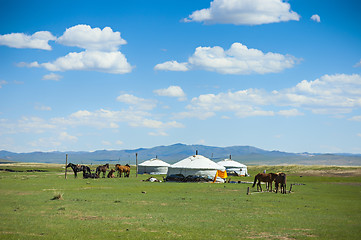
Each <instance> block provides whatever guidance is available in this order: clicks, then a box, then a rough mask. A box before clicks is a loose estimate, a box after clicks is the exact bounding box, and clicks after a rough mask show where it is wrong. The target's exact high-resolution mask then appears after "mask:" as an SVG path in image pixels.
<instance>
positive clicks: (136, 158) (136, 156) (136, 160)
mask: <svg viewBox="0 0 361 240" xmlns="http://www.w3.org/2000/svg"><path fill="white" fill-rule="evenodd" d="M135 166H136V169H135V171H136V172H135V177H138V153H135Z"/></svg>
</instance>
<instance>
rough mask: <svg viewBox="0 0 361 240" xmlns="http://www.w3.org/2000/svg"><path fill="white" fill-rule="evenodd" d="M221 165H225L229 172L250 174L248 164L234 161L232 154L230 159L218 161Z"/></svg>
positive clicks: (241, 174) (240, 174) (243, 174)
mask: <svg viewBox="0 0 361 240" xmlns="http://www.w3.org/2000/svg"><path fill="white" fill-rule="evenodd" d="M217 164H219V165H220V166H223V167H225V168H226V170H227V174H232V173H236V174H237V175H238V176H248V172H247V166H246V165H244V164H242V163H239V162H236V161H233V160H232V159H231V156H230V157H229V158H228V159H224V160H222V161H219V162H217Z"/></svg>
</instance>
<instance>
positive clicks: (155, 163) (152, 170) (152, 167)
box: [138, 158, 170, 175]
mask: <svg viewBox="0 0 361 240" xmlns="http://www.w3.org/2000/svg"><path fill="white" fill-rule="evenodd" d="M169 166H170V164H168V163H166V162H163V161H162V160H160V159H158V158H152V159H150V160H148V161H145V162H142V163H140V164H138V174H152V175H157V174H167V171H168V167H169Z"/></svg>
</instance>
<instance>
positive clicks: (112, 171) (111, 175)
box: [107, 169, 115, 178]
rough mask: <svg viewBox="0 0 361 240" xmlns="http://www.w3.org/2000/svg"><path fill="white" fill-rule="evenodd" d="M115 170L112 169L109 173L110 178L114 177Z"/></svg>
mask: <svg viewBox="0 0 361 240" xmlns="http://www.w3.org/2000/svg"><path fill="white" fill-rule="evenodd" d="M114 172H115V170H114V169H111V170H110V171H109V173H108V176H107V177H108V178H114Z"/></svg>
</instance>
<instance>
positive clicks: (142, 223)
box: [0, 163, 361, 240]
mask: <svg viewBox="0 0 361 240" xmlns="http://www.w3.org/2000/svg"><path fill="white" fill-rule="evenodd" d="M0 169H2V170H1V171H0V205H1V211H0V220H1V221H0V239H67V240H68V239H359V236H360V234H361V204H360V199H361V168H360V167H330V166H328V167H325V166H297V165H294V166H250V167H249V173H250V174H251V177H230V178H231V181H235V182H238V181H242V182H251V181H253V176H254V175H255V174H256V173H258V172H262V171H263V170H267V172H280V171H283V172H285V173H287V176H288V179H287V180H288V182H287V184H288V186H287V189H289V187H290V184H296V185H293V187H292V192H291V193H289V194H275V193H269V192H263V193H258V192H256V188H254V189H252V188H251V194H250V195H247V194H246V193H247V188H248V187H251V186H252V185H251V184H249V183H243V184H242V183H241V184H238V183H226V184H212V183H175V182H161V183H157V182H155V183H151V182H144V181H142V180H145V179H147V178H149V177H150V176H149V175H138V177H137V178H136V177H135V171H134V170H135V169H134V167H132V170H131V176H130V178H113V179H109V178H100V179H82V177H81V174H80V175H79V177H78V178H77V179H75V178H74V176H73V175H72V173H71V170H70V171H69V172H68V178H67V179H65V178H64V168H63V165H53V164H51V165H43V164H28V163H27V164H13V163H9V164H1V165H0ZM6 169H11V170H13V171H8V170H6ZM92 169H95V167H92ZM29 170H30V171H29ZM31 170H42V171H31ZM155 177H157V178H158V179H160V180H162V177H163V176H155ZM301 184H302V185H301ZM303 184H304V185H303Z"/></svg>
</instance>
